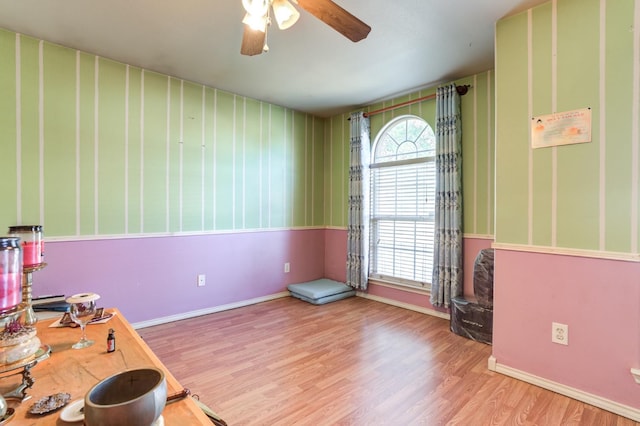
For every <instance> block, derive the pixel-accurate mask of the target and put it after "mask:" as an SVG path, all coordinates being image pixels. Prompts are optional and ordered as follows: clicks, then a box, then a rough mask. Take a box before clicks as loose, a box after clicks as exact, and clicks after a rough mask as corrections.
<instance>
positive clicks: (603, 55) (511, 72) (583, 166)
mask: <svg viewBox="0 0 640 426" xmlns="http://www.w3.org/2000/svg"><path fill="white" fill-rule="evenodd" d="M633 21H634V1H633V0H616V1H608V2H600V1H598V0H562V1H558V2H550V3H546V4H544V5H541V6H539V7H536V8H534V9H531V10H529V11H527V12H525V13H521V14H518V15H515V16H513V17H510V18H507V19H504V20H501V21H499V22H498V24H497V36H496V45H497V52H498V54H497V57H496V75H497V77H496V89H497V95H496V96H497V98H498V99H499V100H500V101H499V102H498V105H497V110H496V111H497V112H496V114H497V122H498V123H500V125H499V127H498V130H497V142H496V147H497V164H498V166H497V169H496V198H497V204H496V242H497V243H500V244H516V245H525V246H533V247H536V246H537V247H560V248H568V249H578V250H590V251H596V252H612V253H637V252H638V236H639V235H638V219H639V217H638V185H639V183H638V160H639V159H638V143H639V141H638V134H637V123H638V120H639V119H640V117H638V110H639V108H638V103H639V99H638V89H637V88H638V82H637V81H636V82H635V83H634V61H636V62H637V61H638V55H639V53H638V52H637V51H636V52H634V45H633V36H634V32H633V26H634V22H633ZM637 48H638V46H636V48H635V49H637ZM637 66H638V65H637V64H636V67H637ZM635 72H636V73H638V70H637V69H635ZM636 75H637V74H636ZM636 78H637V77H636ZM634 87H635V88H636V89H633V88H634ZM634 90H635V93H634ZM581 108H591V111H592V129H591V131H592V141H591V142H589V143H583V144H576V145H565V146H557V147H551V148H541V149H536V150H532V149H531V148H530V140H529V134H530V125H529V123H530V120H531V117H533V116H536V115H541V114H551V113H554V112H563V111H569V110H574V109H581ZM634 111H635V114H636V115H635V116H634ZM633 123H635V127H636V131H635V135H634V130H633V128H634V125H633Z"/></svg>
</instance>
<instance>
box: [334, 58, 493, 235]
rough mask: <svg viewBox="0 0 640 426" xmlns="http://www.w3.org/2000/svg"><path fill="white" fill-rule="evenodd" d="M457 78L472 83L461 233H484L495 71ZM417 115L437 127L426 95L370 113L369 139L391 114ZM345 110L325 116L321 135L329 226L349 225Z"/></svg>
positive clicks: (465, 100) (488, 222) (465, 120)
mask: <svg viewBox="0 0 640 426" xmlns="http://www.w3.org/2000/svg"><path fill="white" fill-rule="evenodd" d="M456 84H458V85H463V84H467V85H470V86H472V87H471V89H470V90H469V92H468V93H467V94H466V95H464V96H463V97H462V103H461V105H462V150H463V153H462V156H463V197H464V198H463V206H464V207H463V208H464V233H465V234H467V235H476V236H482V237H492V236H493V226H494V199H493V197H494V192H493V190H494V180H493V175H494V169H495V166H494V137H495V134H494V119H495V117H494V107H495V98H494V73H493V71H487V72H484V73H481V74H476V75H473V76H471V77H467V78H463V79H460V80H456ZM433 93H435V88H431V89H425V90H421V91H418V92H414V93H411V94H409V95H405V96H401V97H397V98H394V99H391V100H388V101H385V102H380V103H377V104H373V105H368V106H367V107H365V108H363V111H375V110H378V109H382V108H385V107H389V106H393V105H398V104H401V103H404V102H406V101H410V100H414V99H418V98H422V97H424V96H428V95H431V94H433ZM406 114H411V115H416V116H418V117H421V118H423V119H424V120H426V121H427V122H428V123H429V124H430V125H431V127H433V128H434V130H435V115H436V104H435V100H433V99H431V100H425V101H421V102H417V103H414V104H411V105H407V106H403V107H400V108H397V109H393V110H390V111H387V112H383V113H380V114H375V115H373V116H371V139H372V143H374V140H375V137H376V135H377V134H378V133H379V132H380V130H381V129H382V128H383V127H384V125H385V124H387V123H388V122H389V121H390V120H392V119H393V118H395V117H398V116H400V115H406ZM348 118H349V115H348V114H341V115H337V116H334V117H331V118H330V119H328V120H327V123H326V131H325V137H326V138H327V145H326V146H327V147H326V150H327V151H328V153H327V156H326V159H327V161H326V164H325V167H326V169H325V181H326V188H327V190H326V193H327V201H326V204H325V216H326V217H327V223H328V224H329V225H331V226H336V227H344V226H347V201H346V195H345V194H347V192H348V185H349V181H348V171H349V122H348Z"/></svg>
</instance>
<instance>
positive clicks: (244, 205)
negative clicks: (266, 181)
mask: <svg viewBox="0 0 640 426" xmlns="http://www.w3.org/2000/svg"><path fill="white" fill-rule="evenodd" d="M246 152H247V98H245V97H243V98H242V229H244V228H246V227H247V218H246V215H247V156H246Z"/></svg>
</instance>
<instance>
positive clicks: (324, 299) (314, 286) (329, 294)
mask: <svg viewBox="0 0 640 426" xmlns="http://www.w3.org/2000/svg"><path fill="white" fill-rule="evenodd" d="M287 289H288V290H289V292H291V296H293V297H295V298H297V299H300V300H304V301H305V302H309V303H313V304H314V305H322V304H324V303H329V302H333V301H336V300H340V299H344V298H347V297H351V296H354V295H355V294H356V291H355V290H354V289H353V288H352V287H349V286H348V285H346V284H344V283H341V282H338V281H333V280H330V279H327V278H321V279H319V280H314V281H308V282H305V283H299V284H289V285H288V286H287Z"/></svg>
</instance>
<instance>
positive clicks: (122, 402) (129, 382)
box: [84, 368, 167, 426]
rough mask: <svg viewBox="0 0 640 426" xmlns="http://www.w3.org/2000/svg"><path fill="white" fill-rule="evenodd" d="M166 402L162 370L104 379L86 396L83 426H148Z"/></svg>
mask: <svg viewBox="0 0 640 426" xmlns="http://www.w3.org/2000/svg"><path fill="white" fill-rule="evenodd" d="M166 402H167V382H166V379H165V375H164V372H163V371H162V370H160V369H157V368H142V369H138V370H129V371H125V372H122V373H118V374H115V375H113V376H110V377H107V378H106V379H104V380H102V381H101V382H99V383H98V384H96V385H95V386H94V387H93V388H91V390H89V392H87V394H86V395H85V398H84V421H85V424H86V425H87V426H122V425H141V426H142V425H145V426H146V425H151V424H152V423H153V422H155V421H156V420H157V419H158V417H160V415H161V414H162V410H164V406H165V404H166Z"/></svg>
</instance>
